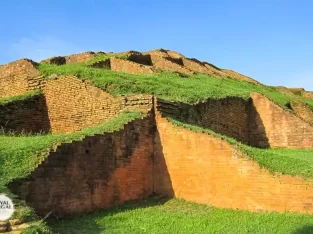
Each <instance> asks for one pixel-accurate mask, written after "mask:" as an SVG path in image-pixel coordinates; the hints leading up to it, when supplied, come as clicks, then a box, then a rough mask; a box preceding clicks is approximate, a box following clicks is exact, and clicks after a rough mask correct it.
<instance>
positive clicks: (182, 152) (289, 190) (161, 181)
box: [154, 114, 313, 214]
mask: <svg viewBox="0 0 313 234" xmlns="http://www.w3.org/2000/svg"><path fill="white" fill-rule="evenodd" d="M156 123H157V134H156V136H155V144H156V146H155V147H154V149H155V158H154V188H155V189H154V191H155V192H156V193H160V194H166V195H169V196H175V197H177V198H183V199H186V200H189V201H194V202H199V203H204V204H210V205H213V206H216V207H221V208H233V209H244V210H250V211H279V212H285V211H291V212H308V213H311V214H312V213H313V197H312V193H313V181H311V180H310V181H308V180H304V179H302V178H298V177H291V176H278V175H275V176H274V175H272V174H270V173H269V172H268V171H267V170H265V169H261V168H260V167H259V165H258V164H257V163H256V162H255V161H252V160H249V159H248V158H247V157H245V156H244V155H242V154H241V153H240V152H238V151H237V150H236V149H235V148H233V146H231V145H230V144H229V143H227V142H226V141H223V140H220V139H218V138H215V137H213V136H210V135H207V134H204V133H196V132H193V131H190V130H187V129H185V128H182V127H177V126H174V125H172V124H171V123H169V122H168V121H167V120H166V119H164V118H162V117H161V115H158V114H157V116H156Z"/></svg>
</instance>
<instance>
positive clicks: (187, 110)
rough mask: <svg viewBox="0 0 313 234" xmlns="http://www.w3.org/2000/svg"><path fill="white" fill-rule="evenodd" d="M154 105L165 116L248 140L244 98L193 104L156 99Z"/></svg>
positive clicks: (211, 100) (246, 112)
mask: <svg viewBox="0 0 313 234" xmlns="http://www.w3.org/2000/svg"><path fill="white" fill-rule="evenodd" d="M156 105H157V108H158V110H159V111H160V112H161V113H162V115H163V116H165V117H172V118H174V119H177V120H179V121H181V122H185V123H189V124H194V125H198V126H200V127H203V128H208V129H211V130H213V131H215V132H217V133H220V134H223V135H226V136H229V137H233V138H235V139H237V140H239V141H241V142H244V143H248V141H249V102H248V101H246V100H244V99H241V98H236V97H229V98H225V99H220V100H214V99H209V100H207V101H205V102H200V103H197V104H195V105H188V104H185V103H179V102H169V101H165V100H162V99H158V101H157V104H156Z"/></svg>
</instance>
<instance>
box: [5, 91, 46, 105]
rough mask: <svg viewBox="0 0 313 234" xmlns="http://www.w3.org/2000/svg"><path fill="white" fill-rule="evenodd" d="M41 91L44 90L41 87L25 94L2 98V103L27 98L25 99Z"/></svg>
mask: <svg viewBox="0 0 313 234" xmlns="http://www.w3.org/2000/svg"><path fill="white" fill-rule="evenodd" d="M41 93H42V91H41V90H40V89H35V90H32V91H30V92H27V93H24V94H20V95H16V96H10V97H5V98H1V99H0V105H6V104H8V103H10V102H16V101H21V100H25V99H28V98H31V97H34V96H36V95H39V94H41Z"/></svg>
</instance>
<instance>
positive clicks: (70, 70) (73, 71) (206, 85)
mask: <svg viewBox="0 0 313 234" xmlns="http://www.w3.org/2000/svg"><path fill="white" fill-rule="evenodd" d="M38 69H39V71H40V72H41V73H42V74H43V75H45V76H49V75H52V74H57V75H75V76H77V77H78V78H80V79H83V80H85V79H89V80H91V81H92V83H93V84H94V85H95V86H97V87H99V88H101V89H103V90H105V91H107V92H109V93H111V94H113V95H117V96H118V95H133V94H139V93H144V94H153V95H156V96H158V97H161V98H164V99H167V100H173V101H182V102H186V103H195V102H198V101H202V100H205V99H208V98H214V99H219V98H225V97H227V96H236V97H242V98H245V99H247V98H249V96H250V93H252V92H259V93H262V94H264V95H265V96H267V97H268V98H269V99H270V100H272V101H274V102H275V103H276V104H278V105H280V106H281V107H283V108H285V109H288V107H287V106H288V103H289V102H290V101H291V100H295V99H297V100H299V101H301V102H304V103H306V104H308V105H309V106H310V108H311V109H312V110H313V100H310V99H305V98H303V97H299V96H296V95H291V94H286V93H281V92H279V91H277V90H276V89H275V88H273V87H267V86H260V85H255V84H251V83H249V82H246V81H239V80H236V79H231V78H221V77H213V76H212V77H211V76H208V75H203V74H196V75H191V76H188V77H181V76H180V75H179V74H176V73H170V72H167V73H166V72H164V73H160V74H159V73H158V74H147V75H135V74H127V73H121V72H114V71H111V70H107V69H101V68H91V67H88V66H87V64H86V63H80V64H79V63H78V64H65V65H61V66H58V65H50V64H39V65H38Z"/></svg>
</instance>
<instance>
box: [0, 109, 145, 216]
mask: <svg viewBox="0 0 313 234" xmlns="http://www.w3.org/2000/svg"><path fill="white" fill-rule="evenodd" d="M142 117H143V114H142V113H140V112H125V113H122V114H120V115H119V116H118V117H116V118H115V119H112V120H110V121H108V122H105V123H103V124H100V125H98V126H95V127H90V128H86V129H83V130H81V131H78V132H75V133H70V134H48V135H38V136H23V135H21V136H0V178H1V180H0V194H1V193H4V194H8V195H9V196H10V197H11V198H13V200H14V203H15V204H16V205H17V207H18V208H19V209H20V211H19V212H16V213H15V218H21V219H22V220H26V221H29V220H33V219H34V217H35V215H34V213H33V211H32V210H31V209H30V208H29V207H27V206H26V204H25V203H24V202H23V201H20V200H18V199H17V197H16V196H14V195H13V194H11V193H10V191H9V189H8V188H7V186H6V185H7V184H8V183H9V182H11V181H12V180H14V179H19V178H25V177H27V176H28V175H29V174H30V173H31V172H32V171H33V170H34V169H35V168H36V167H37V166H38V164H39V163H40V162H41V161H42V160H43V159H44V158H45V157H46V156H47V155H48V153H49V152H50V150H51V149H53V148H56V147H57V146H58V145H60V144H61V143H68V142H72V141H74V140H75V141H79V140H82V139H83V138H84V137H85V136H90V135H94V134H103V133H106V132H114V131H117V130H119V129H122V128H123V127H124V124H127V123H128V122H130V121H133V120H135V119H138V118H142Z"/></svg>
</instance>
